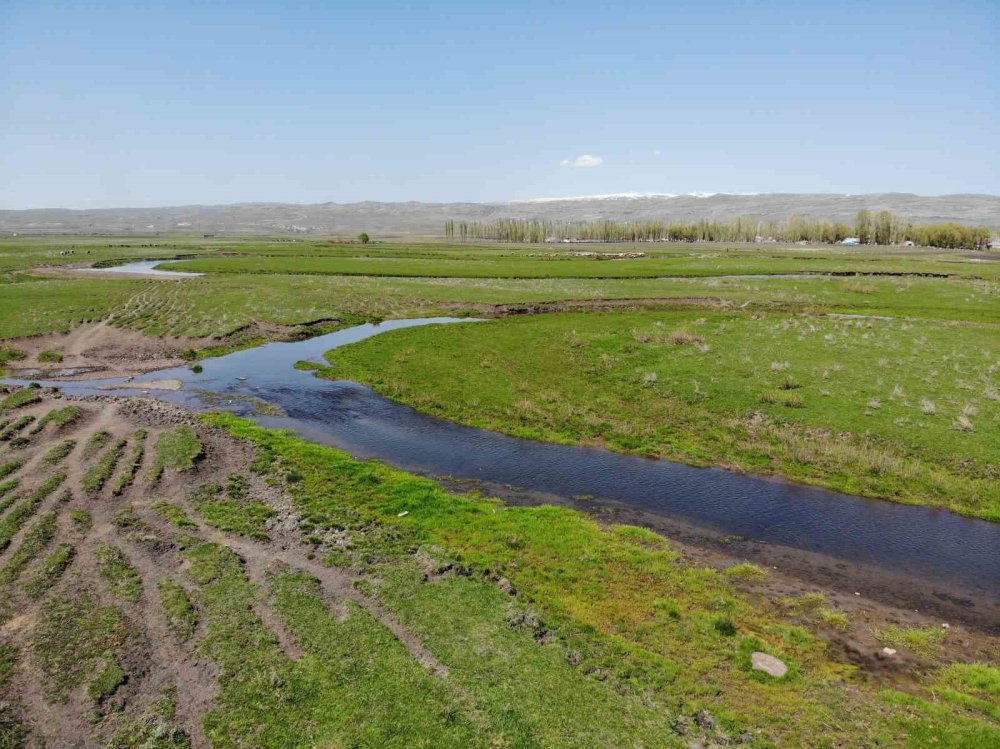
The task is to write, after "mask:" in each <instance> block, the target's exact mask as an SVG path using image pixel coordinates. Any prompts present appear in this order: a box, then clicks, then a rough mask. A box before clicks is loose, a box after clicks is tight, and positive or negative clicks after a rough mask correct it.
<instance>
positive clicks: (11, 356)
mask: <svg viewBox="0 0 1000 749" xmlns="http://www.w3.org/2000/svg"><path fill="white" fill-rule="evenodd" d="M622 250H627V251H630V252H631V251H638V252H643V253H645V255H646V256H645V257H643V258H636V259H623V260H599V259H594V258H586V257H580V256H577V255H574V253H577V252H580V251H586V252H616V251H622ZM153 258H162V259H164V260H165V261H166V260H172V259H174V258H182V259H181V260H179V261H178V262H171V263H170V266H171V267H176V268H177V269H185V270H197V271H199V272H203V273H205V275H204V276H202V277H198V278H187V279H153V278H143V277H137V278H124V277H102V276H97V275H94V274H89V273H87V274H84V273H76V272H74V270H73V267H78V266H83V265H90V264H94V263H98V264H102V265H103V264H115V263H118V262H124V261H127V260H132V259H153ZM998 259H1000V258H998ZM998 271H1000V264H998V263H996V262H995V260H994V259H991V258H990V257H988V256H985V255H983V254H977V253H970V252H967V251H955V252H945V251H941V250H930V249H923V248H871V247H865V248H850V249H848V248H840V247H828V246H810V247H803V246H798V245H790V246H773V245H768V246H749V247H748V246H741V245H733V246H726V245H723V244H717V245H697V244H687V243H672V244H656V245H628V246H618V245H612V246H602V245H585V246H566V245H553V246H550V245H543V246H539V245H532V246H530V247H528V246H524V247H520V246H510V245H502V246H498V245H489V244H484V243H480V244H469V245H467V246H463V245H456V244H441V243H438V242H431V241H426V242H407V243H381V242H377V243H374V244H371V245H361V244H352V243H340V242H330V241H326V240H321V239H316V238H295V239H282V238H271V239H269V238H161V237H134V238H101V237H44V238H42V237H37V238H35V237H29V238H24V237H17V238H11V239H3V240H0V367H13V366H21V365H25V364H27V365H32V366H33V365H36V364H40V363H44V362H51V363H58V362H59V361H60V359H61V356H62V354H63V353H66V352H63V351H62V350H61V349H60V345H61V344H60V341H61V340H63V339H62V338H60V337H58V336H53V337H52V338H50V339H46V340H45V350H44V351H43V352H41V353H38V354H35V355H29V354H26V353H25V351H22V350H21V347H24V348H26V349H28V348H30V347H29V346H28V345H27V344H28V343H29V342H30V341H28V339H27V337H29V336H37V335H41V334H49V333H64V332H67V331H71V330H77V329H81V328H82V326H86V325H88V324H91V323H98V322H101V323H106V324H108V325H110V326H112V328H111V329H112V330H114V328H115V326H117V327H118V328H121V329H123V330H125V329H127V330H131V331H140V332H142V333H145V334H146V335H148V336H151V337H166V336H171V337H176V338H180V339H181V341H182V345H184V346H188V345H190V346H191V349H192V350H193V351H194V352H195V353H197V352H198V351H200V352H201V353H202V354H209V353H213V352H218V351H224V350H226V348H227V346H229V345H231V344H232V343H233V337H234V336H235V335H238V334H240V332H241V331H246V330H252V331H253V335H254V338H253V341H257V342H263V341H266V340H268V339H269V338H273V337H279V336H281V335H285V334H287V329H288V328H290V327H294V326H302V325H307V324H310V323H319V322H322V323H324V324H327V325H332V324H334V323H333V321H340V322H341V323H342V324H351V323H354V322H359V321H364V320H376V321H377V320H380V319H386V318H403V317H417V316H430V315H452V316H469V317H477V318H497V319H489V320H488V321H483V322H470V323H468V324H461V325H450V326H440V327H422V328H413V329H408V330H400V331H395V332H392V333H386V334H384V335H380V336H375V337H373V338H370V339H368V340H366V341H363V342H361V343H358V344H355V345H352V346H349V347H345V348H342V349H338V350H336V351H334V352H331V353H330V354H328V366H327V367H325V368H324V369H323V370H322V371H321V372H319V373H318V374H319V375H320V376H323V377H328V378H334V379H353V380H357V381H360V382H364V383H367V384H369V385H371V386H372V387H373V388H375V389H376V390H378V391H379V392H382V393H384V394H386V395H388V396H389V397H391V398H394V399H397V400H399V401H402V402H405V403H408V404H411V405H412V406H414V407H415V408H417V409H420V410H422V411H425V412H427V413H431V414H434V415H436V416H440V417H443V418H447V419H452V420H455V421H458V422H463V423H467V424H472V425H475V426H479V427H484V428H489V429H494V430H498V431H502V432H506V433H509V434H514V435H518V436H522V437H528V438H532V439H537V440H545V441H552V442H560V443H567V444H586V445H601V446H604V447H607V448H609V449H612V450H617V451H622V452H628V453H635V454H641V455H649V456H656V457H664V458H670V459H674V460H680V461H685V462H689V463H692V464H697V465H718V466H726V467H729V468H733V469H737V470H741V471H747V472H755V473H762V474H776V475H781V476H786V477H789V478H791V479H794V480H796V481H801V482H807V483H812V484H818V485H823V486H829V487H833V488H836V489H839V490H842V491H845V492H850V493H856V494H864V495H868V496H872V497H880V498H884V499H889V500H893V501H898V502H906V503H912V504H921V505H927V506H931V507H936V508H947V509H950V510H953V511H955V512H958V513H962V514H965V515H968V516H971V517H977V518H983V519H987V520H991V521H994V522H1000V473H998V468H997V466H998V465H1000V394H998V389H1000V275H998ZM787 273H809V274H811V275H807V276H801V275H799V276H793V277H781V274H787ZM870 273H878V274H906V275H864V274H870ZM775 274H777V275H775ZM831 274H862V275H831ZM768 276H771V277H768ZM518 312H522V313H525V314H515V313H518ZM527 313H540V314H527ZM83 330H84V332H86V329H85V328H84V329H83ZM185 340H187V341H189V342H190V343H189V344H188V343H183V341H185ZM32 356H35V360H32ZM49 399H50V394H48V393H45V392H43V391H39V390H36V389H23V390H15V391H13V392H4V393H0V542H2V543H0V619H2V621H3V622H4V623H5V627H4V629H3V631H2V632H0V702H2V705H0V745H2V746H22V745H30V744H27V742H28V741H29V740H31V741H34V742H35V745H39V746H41V745H50V746H57V745H61V743H60V742H64V743H65V742H69V741H72V740H76V741H78V740H80V739H79V737H80V736H82V735H86V736H87V737H88V738H87V741H89V742H90V744H93V745H100V746H113V747H136V746H149V747H171V748H174V747H177V748H179V749H183V747H189V746H200V745H211V746H215V747H234V748H236V747H282V748H284V747H308V746H345V747H346V746H352V747H375V746H378V747H397V746H398V747H410V746H428V747H438V746H455V747H467V746H469V747H478V746H482V747H511V748H512V749H513V748H520V747H588V746H592V747H606V746H635V747H673V746H676V747H683V746H692V745H700V746H712V745H723V744H737V745H745V746H749V747H758V748H764V747H779V746H780V747H785V746H789V747H794V746H810V747H831V748H833V747H845V746H852V747H853V746H872V747H973V748H977V747H993V746H996V745H997V744H998V743H1000V713H998V712H997V709H996V703H997V700H998V699H1000V670H998V668H997V663H998V661H997V656H998V654H1000V651H998V650H997V646H996V637H995V636H994V634H991V633H983V632H977V631H970V630H969V629H965V628H963V627H962V626H959V625H957V624H956V625H952V626H953V628H950V629H949V628H943V627H941V626H940V622H937V621H934V620H933V619H932V618H930V617H929V616H928V617H927V618H926V619H925V620H921V621H922V623H921V624H920V625H919V626H918V625H915V624H912V623H908V622H909V621H910V620H909V619H907V618H906V617H911V616H912V617H916V616H917V614H916V612H909V611H907V612H898V611H896V610H895V609H891V608H887V609H884V610H883V609H878V608H877V607H876V606H874V605H873V606H872V607H871V608H870V609H868V608H865V607H864V606H863V605H862V606H857V607H855V608H851V607H850V606H851V604H857V603H858V602H855V601H853V600H848V601H847V602H846V603H847V605H842V604H844V603H845V601H844V600H843V599H840V601H839V602H838V601H837V600H836V594H835V593H831V591H827V594H826V595H825V594H824V593H823V592H822V591H821V590H818V589H809V590H801V589H800V590H798V592H795V593H789V592H788V590H787V589H779V587H778V586H777V583H775V588H774V589H773V590H772V589H771V588H770V587H768V585H769V581H771V580H773V579H774V578H776V577H778V576H779V575H781V574H783V573H782V572H780V571H771V570H769V569H764V568H762V567H759V566H756V565H754V564H750V563H747V562H745V561H744V558H739V559H737V558H736V557H737V556H738V555H739V552H738V551H734V552H733V555H731V556H732V559H730V558H729V557H726V559H727V561H726V563H725V564H716V565H714V566H709V565H708V564H706V563H701V562H695V561H692V560H691V559H690V558H688V557H686V556H684V554H683V553H682V550H681V547H680V545H679V544H674V543H672V542H671V541H670V540H669V539H666V538H664V537H662V536H660V535H657V534H655V533H653V532H651V531H648V530H645V529H641V528H636V527H631V526H622V525H613V524H608V523H603V522H599V521H598V520H596V519H594V518H591V517H589V516H587V515H584V514H582V513H579V512H576V511H574V510H571V509H568V508H564V507H553V506H541V507H518V506H507V505H504V504H503V503H502V502H499V501H497V500H493V499H488V498H485V497H482V496H480V495H478V494H476V493H475V492H473V493H469V494H464V495H458V494H455V493H452V492H449V491H446V490H444V489H442V488H441V487H440V486H438V485H437V484H436V483H434V482H432V481H430V480H429V479H426V478H422V477H418V476H414V475H412V474H409V473H406V472H404V471H400V470H396V469H394V468H391V467H389V466H386V465H382V464H379V463H377V462H372V461H359V460H355V459H353V458H351V457H350V456H348V455H346V454H344V453H342V452H339V451H337V450H335V449H332V448H329V447H324V446H320V445H316V444H313V443H310V442H308V441H306V440H303V439H300V438H297V437H294V436H292V435H291V434H289V433H283V432H277V431H273V430H267V429H263V428H260V427H257V426H254V425H253V424H251V423H250V422H247V421H244V420H241V419H237V418H235V417H232V416H228V415H219V414H214V415H207V416H204V417H203V418H202V419H201V421H200V422H199V421H194V420H193V419H188V420H187V422H185V423H179V424H178V423H174V422H172V421H171V422H169V423H170V425H169V426H166V425H164V423H163V422H162V421H161V419H162V414H155V413H154V414H153V418H151V419H131V417H126V416H125V415H123V414H126V413H127V411H126V410H124V409H123V410H121V411H118V412H114V413H113V412H112V410H111V406H109V405H108V404H106V403H98V402H80V403H78V404H72V405H69V406H68V405H67V403H66V402H65V401H58V402H50V400H49ZM133 415H134V414H133ZM182 421H183V420H182ZM846 598H847V599H851V598H852V596H851V595H850V593H848V594H847V596H846ZM859 601H860V602H861V603H862V604H863V603H864V602H865V599H864V598H860V597H859ZM885 610H888V611H889V613H888V614H885V613H884V611H885ZM879 611H883V613H879ZM21 613H24V615H23V616H22V615H20V614H21ZM920 616H924V615H922V614H921V615H920ZM914 621H915V620H914ZM970 642H971V643H973V644H972V645H970V644H969V643H970ZM984 643H985V644H984ZM847 646H850V647H854V648H860V649H861V650H864V652H865V654H866V657H868V656H870V658H869V661H872V662H875V663H876V667H875V668H874V670H870V663H869V662H868V661H863V662H862V663H861V664H860V665H859V663H858V662H857V661H852V660H851V658H849V657H847V655H846V653H847V652H850V651H849V650H847V651H845V647H847ZM883 647H888V648H892V649H897V650H898V651H899V654H900V658H899V664H898V666H897V667H896V668H895V670H892V669H886V670H884V671H883V670H881V668H882V665H885V664H882V661H880V660H877V659H875V656H874V655H873V654H874V653H877V652H879V651H881V648H883ZM753 652H763V653H767V654H771V655H773V656H775V657H778V658H780V659H781V660H782V661H783V662H784V663H785V664H786V665H787V666H788V673H787V674H786V675H785V676H784V677H781V678H771V677H767V676H765V675H764V674H762V673H761V672H759V671H754V670H753V669H752V668H751V653H753ZM859 652H860V651H859ZM970 653H974V654H975V655H969V654H970ZM984 654H985V656H984ZM872 659H874V660H872ZM880 664H881V665H880ZM39 716H41V717H39ZM81 732H82V733H81ZM46 739H47V744H46V743H45V741H46ZM39 742H42V743H39ZM692 742H694V743H692ZM713 742H714V743H713Z"/></svg>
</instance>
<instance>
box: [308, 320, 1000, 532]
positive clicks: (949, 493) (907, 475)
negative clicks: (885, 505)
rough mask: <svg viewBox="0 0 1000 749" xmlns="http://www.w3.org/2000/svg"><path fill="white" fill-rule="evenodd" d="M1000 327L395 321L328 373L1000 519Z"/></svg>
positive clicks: (386, 389)
mask: <svg viewBox="0 0 1000 749" xmlns="http://www.w3.org/2000/svg"><path fill="white" fill-rule="evenodd" d="M998 341H1000V339H998V338H996V337H995V336H992V335H986V334H984V332H983V330H982V329H980V328H979V327H977V326H966V325H955V324H949V323H940V322H926V321H908V322H907V321H900V320H877V319H853V318H836V317H828V316H808V315H792V314H775V313H768V314H759V313H758V314H752V313H748V312H725V313H719V312H711V311H708V312H706V311H700V310H699V311H671V312H649V313H641V314H637V313H617V314H559V315H539V316H534V317H523V318H513V319H507V320H501V321H493V322H488V323H475V324H469V325H462V326H457V327H456V326H449V327H441V328H437V327H430V328H421V329H411V330H406V331H396V332H393V333H387V334H385V335H382V336H376V337H374V338H371V339H368V340H367V341H364V342H362V343H360V344H356V345H354V346H350V347H346V348H343V349H338V350H336V351H333V352H331V353H330V355H329V360H330V362H331V367H330V368H329V369H328V370H326V371H325V372H324V373H323V374H324V376H327V377H330V378H335V379H353V380H358V381H360V382H365V383H368V384H371V385H372V386H373V387H374V388H375V389H376V390H378V391H379V392H382V393H385V394H386V395H388V396H390V397H392V398H394V399H397V400H401V401H403V402H406V403H409V404H411V405H413V406H415V407H417V408H419V409H421V410H425V411H428V412H430V413H433V414H435V415H438V416H442V417H445V418H450V419H454V420H457V421H461V422H463V423H468V424H472V425H474V426H479V427H484V428H489V429H496V430H500V431H504V432H507V433H510V434H514V435H517V436H522V437H530V438H534V439H541V440H548V441H556V442H563V443H583V444H597V445H605V446H608V447H611V448H612V449H616V450H621V451H625V452H636V453H640V454H644V455H654V456H660V457H668V458H673V459H680V460H684V461H687V462H692V463H696V464H701V465H720V464H721V465H727V466H731V467H734V468H737V469H740V470H747V471H763V472H775V473H781V474H784V475H788V476H791V477H793V478H795V479H798V480H804V481H809V482H813V483H820V484H825V485H828V486H832V487H834V488H837V489H840V490H843V491H847V492H850V493H860V494H867V495H871V496H879V497H887V498H891V499H896V500H899V501H904V502H913V503H921V504H930V505H936V506H945V507H949V508H950V509H953V510H956V511H958V512H963V513H965V514H969V515H974V516H977V517H984V518H989V519H991V520H1000V481H998V476H997V473H996V466H997V464H998V462H1000V393H998V388H1000V375H998V372H1000V366H998V362H1000V346H998Z"/></svg>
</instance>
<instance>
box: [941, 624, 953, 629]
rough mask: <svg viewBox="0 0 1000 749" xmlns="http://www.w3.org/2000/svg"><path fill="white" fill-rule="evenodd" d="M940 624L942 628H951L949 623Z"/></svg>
mask: <svg viewBox="0 0 1000 749" xmlns="http://www.w3.org/2000/svg"><path fill="white" fill-rule="evenodd" d="M941 626H942V627H943V628H944V629H951V625H950V624H942V625H941Z"/></svg>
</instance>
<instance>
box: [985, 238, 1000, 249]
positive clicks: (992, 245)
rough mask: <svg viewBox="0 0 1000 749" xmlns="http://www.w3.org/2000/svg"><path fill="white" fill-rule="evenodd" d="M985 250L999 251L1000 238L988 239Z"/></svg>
mask: <svg viewBox="0 0 1000 749" xmlns="http://www.w3.org/2000/svg"><path fill="white" fill-rule="evenodd" d="M986 249H988V250H1000V237H990V238H989V240H988V241H987V242H986Z"/></svg>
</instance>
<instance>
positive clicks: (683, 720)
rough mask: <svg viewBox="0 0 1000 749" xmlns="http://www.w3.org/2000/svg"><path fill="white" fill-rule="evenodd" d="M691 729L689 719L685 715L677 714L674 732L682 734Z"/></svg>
mask: <svg viewBox="0 0 1000 749" xmlns="http://www.w3.org/2000/svg"><path fill="white" fill-rule="evenodd" d="M690 729H691V719H690V718H689V717H687V716H686V715H679V716H677V719H676V720H675V721H674V733H676V734H677V735H678V736H684V735H685V734H687V732H688V731H689V730H690Z"/></svg>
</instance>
